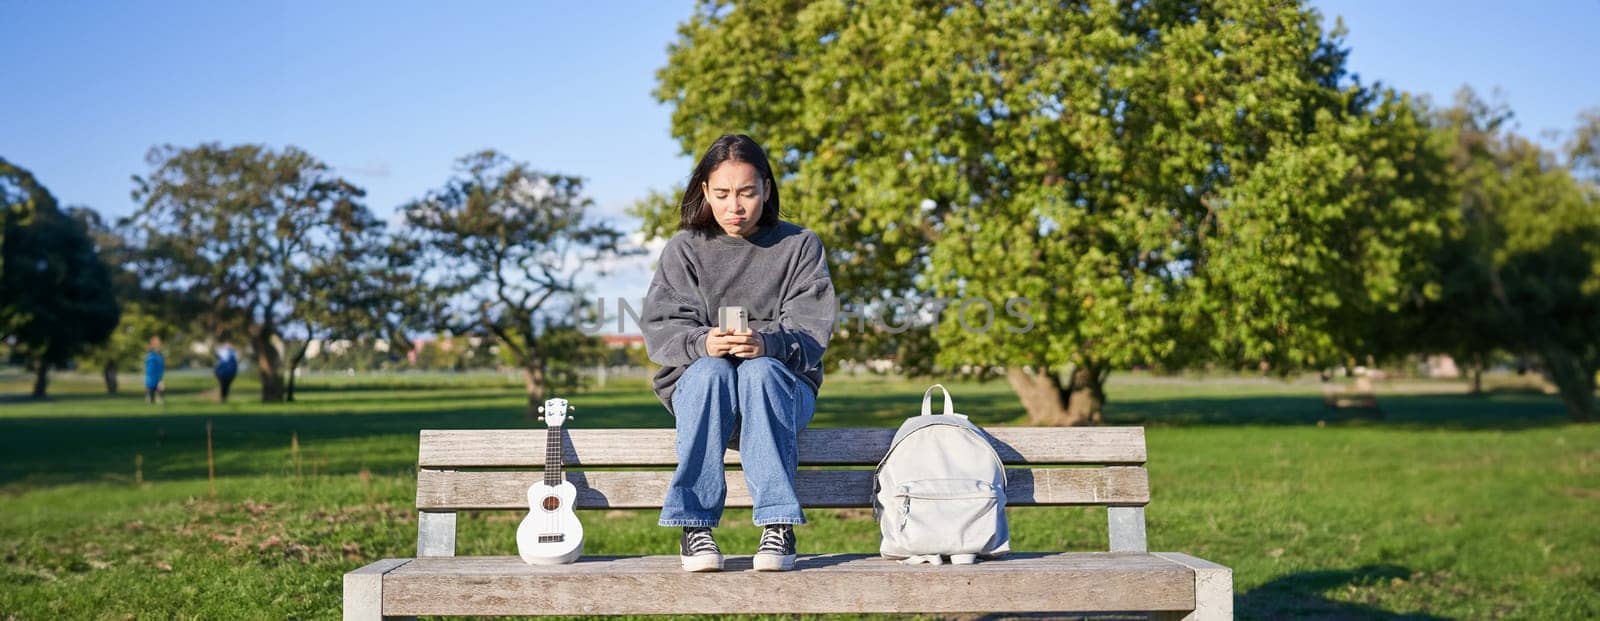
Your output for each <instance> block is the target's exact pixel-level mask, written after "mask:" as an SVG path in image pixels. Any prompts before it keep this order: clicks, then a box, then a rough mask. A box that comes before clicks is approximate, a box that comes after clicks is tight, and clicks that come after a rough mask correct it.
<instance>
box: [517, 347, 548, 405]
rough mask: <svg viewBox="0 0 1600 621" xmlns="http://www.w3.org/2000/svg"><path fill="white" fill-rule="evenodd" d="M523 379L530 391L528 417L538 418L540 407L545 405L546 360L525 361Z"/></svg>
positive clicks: (532, 359) (533, 359)
mask: <svg viewBox="0 0 1600 621" xmlns="http://www.w3.org/2000/svg"><path fill="white" fill-rule="evenodd" d="M522 379H523V382H524V383H525V386H526V388H527V390H528V416H530V417H538V416H539V406H541V405H544V389H545V377H544V359H542V358H531V359H526V360H523V361H522Z"/></svg>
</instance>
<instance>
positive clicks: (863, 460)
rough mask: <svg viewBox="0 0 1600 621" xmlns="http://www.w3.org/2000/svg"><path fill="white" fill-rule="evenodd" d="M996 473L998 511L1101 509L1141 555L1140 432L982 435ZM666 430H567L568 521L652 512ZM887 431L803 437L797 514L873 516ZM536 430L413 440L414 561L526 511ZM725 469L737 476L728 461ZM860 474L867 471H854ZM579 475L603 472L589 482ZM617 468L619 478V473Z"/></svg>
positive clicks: (742, 493) (540, 459)
mask: <svg viewBox="0 0 1600 621" xmlns="http://www.w3.org/2000/svg"><path fill="white" fill-rule="evenodd" d="M986 431H988V432H989V433H990V435H991V436H992V438H993V443H994V447H995V450H996V451H997V452H998V453H999V454H1000V459H1001V460H1002V461H1004V462H1005V464H1006V504H1008V505H1011V506H1030V505H1042V506H1061V505H1077V506H1104V507H1106V508H1107V516H1108V522H1109V531H1110V538H1111V542H1110V543H1111V545H1110V549H1111V550H1112V551H1114V552H1120V551H1128V552H1143V551H1145V537H1144V506H1145V505H1146V504H1148V503H1149V502H1150V483H1149V476H1148V474H1147V473H1146V471H1145V469H1144V462H1145V441H1144V429H1143V428H1141V427H1092V428H1081V427H1079V428H1064V427H991V428H988V429H986ZM675 433H676V432H675V431H674V430H672V429H568V430H564V431H563V432H562V435H563V437H564V442H565V448H564V456H563V459H562V462H563V464H564V466H563V471H564V474H565V475H566V479H567V480H568V481H571V482H572V483H573V485H574V486H576V487H577V488H578V499H577V507H578V508H579V509H644V508H659V507H660V506H661V501H662V499H663V498H664V497H665V495H666V489H667V484H668V482H669V481H670V480H671V478H672V469H673V467H674V466H676V465H677V461H678V459H677V454H676V453H675V448H674V446H675V437H674V434H675ZM894 433H895V429H893V428H831V429H806V430H804V431H802V432H801V433H800V438H799V450H800V466H801V470H800V471H799V473H798V474H797V475H796V478H795V491H796V492H797V493H798V494H799V496H800V503H801V505H802V506H805V507H870V506H872V501H871V496H872V475H873V472H872V470H871V469H870V467H871V466H876V465H877V464H878V461H879V460H881V459H882V458H883V455H884V453H886V452H887V451H888V450H889V441H890V440H891V439H892V438H893V437H894ZM546 437H547V434H546V432H545V430H542V429H494V430H423V431H422V438H421V443H420V445H419V451H418V459H417V462H418V466H419V471H418V473H417V509H418V511H419V512H420V514H419V520H418V535H417V554H418V556H453V555H454V553H455V512H456V511H462V510H497V509H500V510H517V511H527V510H528V496H527V492H528V486H529V485H531V484H533V483H534V482H535V481H538V480H540V479H541V478H542V472H541V471H542V470H543V465H544V456H545V438H546ZM725 459H726V463H727V464H729V465H730V466H737V465H738V464H739V453H738V452H737V451H731V450H730V451H728V453H727V455H726V457H725ZM863 467H866V468H863ZM589 468H604V469H601V470H591V469H589ZM618 468H622V469H618ZM727 482H728V496H727V506H729V507H749V506H750V502H751V501H750V494H749V490H748V489H746V487H745V482H744V475H743V474H742V473H740V472H739V471H738V470H737V469H735V468H729V469H728V473H727Z"/></svg>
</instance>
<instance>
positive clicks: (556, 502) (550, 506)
mask: <svg viewBox="0 0 1600 621" xmlns="http://www.w3.org/2000/svg"><path fill="white" fill-rule="evenodd" d="M560 508H561V499H560V498H556V497H555V496H545V497H544V510H545V511H555V510H556V509H560Z"/></svg>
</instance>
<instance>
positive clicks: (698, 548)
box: [687, 528, 722, 556]
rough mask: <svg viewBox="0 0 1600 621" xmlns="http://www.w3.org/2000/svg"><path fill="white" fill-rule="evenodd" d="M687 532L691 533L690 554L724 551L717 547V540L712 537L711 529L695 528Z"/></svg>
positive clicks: (719, 552) (698, 554)
mask: <svg viewBox="0 0 1600 621" xmlns="http://www.w3.org/2000/svg"><path fill="white" fill-rule="evenodd" d="M687 532H688V535H689V555H690V556H700V555H701V554H721V553H722V549H721V548H718V547H717V540H716V539H712V538H711V529H709V528H706V529H695V530H690V531H687Z"/></svg>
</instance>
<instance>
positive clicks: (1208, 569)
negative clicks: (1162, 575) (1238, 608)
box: [1151, 552, 1233, 621]
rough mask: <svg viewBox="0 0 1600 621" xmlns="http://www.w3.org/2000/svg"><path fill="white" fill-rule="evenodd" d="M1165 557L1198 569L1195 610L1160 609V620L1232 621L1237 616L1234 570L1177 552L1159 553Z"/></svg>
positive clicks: (1196, 574) (1158, 614)
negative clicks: (1234, 611) (1235, 609)
mask: <svg viewBox="0 0 1600 621" xmlns="http://www.w3.org/2000/svg"><path fill="white" fill-rule="evenodd" d="M1155 555H1156V556H1159V557H1161V558H1164V559H1167V560H1169V561H1172V562H1174V563H1178V564H1180V565H1184V566H1186V567H1188V568H1190V569H1193V570H1194V611H1192V612H1159V613H1156V614H1154V615H1152V616H1151V618H1152V619H1155V620H1156V621H1179V620H1182V621H1223V620H1228V621H1231V620H1232V619H1233V570H1232V569H1228V568H1227V567H1223V566H1221V565H1218V564H1216V563H1213V562H1211V561H1207V560H1204V559H1198V558H1195V557H1192V556H1189V555H1187V554H1180V553H1177V552H1157V553H1156V554H1155Z"/></svg>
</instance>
